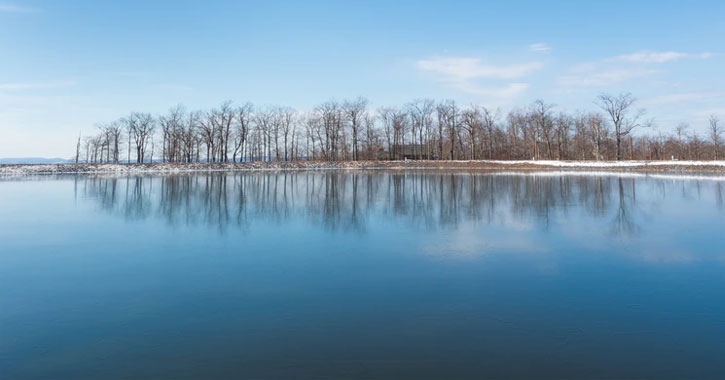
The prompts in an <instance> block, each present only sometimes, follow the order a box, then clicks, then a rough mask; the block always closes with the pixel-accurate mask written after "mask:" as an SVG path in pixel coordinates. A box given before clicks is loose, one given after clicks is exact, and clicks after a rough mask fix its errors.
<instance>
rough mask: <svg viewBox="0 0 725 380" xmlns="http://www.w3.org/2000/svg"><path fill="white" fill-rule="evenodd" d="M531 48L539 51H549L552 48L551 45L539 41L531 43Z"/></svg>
mask: <svg viewBox="0 0 725 380" xmlns="http://www.w3.org/2000/svg"><path fill="white" fill-rule="evenodd" d="M529 50H531V51H538V52H547V51H549V50H551V46H549V45H548V44H545V43H542V42H539V43H535V44H531V45H529Z"/></svg>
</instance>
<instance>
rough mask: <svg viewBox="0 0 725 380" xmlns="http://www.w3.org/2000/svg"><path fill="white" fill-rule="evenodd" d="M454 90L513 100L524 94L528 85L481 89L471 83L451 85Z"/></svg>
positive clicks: (518, 84) (481, 87)
mask: <svg viewBox="0 0 725 380" xmlns="http://www.w3.org/2000/svg"><path fill="white" fill-rule="evenodd" d="M453 86H454V87H455V88H458V89H459V90H461V91H464V92H467V93H469V94H476V95H483V96H487V97H491V98H514V97H516V96H519V95H521V94H523V93H524V92H526V90H528V88H529V84H528V83H509V84H507V85H505V86H503V87H483V86H479V85H476V84H472V83H467V82H461V83H457V84H453Z"/></svg>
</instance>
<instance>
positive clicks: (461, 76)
mask: <svg viewBox="0 0 725 380" xmlns="http://www.w3.org/2000/svg"><path fill="white" fill-rule="evenodd" d="M543 66H544V64H543V63H542V62H529V63H522V64H513V65H503V66H495V65H486V64H483V63H482V62H481V60H480V59H478V58H461V57H449V58H437V59H430V60H420V61H418V68H420V69H421V70H425V71H432V72H435V73H438V74H441V75H444V76H447V77H450V78H452V79H456V80H468V79H478V78H486V79H513V78H520V77H522V76H525V75H527V74H529V73H531V72H533V71H536V70H539V69H541V68H542V67H543Z"/></svg>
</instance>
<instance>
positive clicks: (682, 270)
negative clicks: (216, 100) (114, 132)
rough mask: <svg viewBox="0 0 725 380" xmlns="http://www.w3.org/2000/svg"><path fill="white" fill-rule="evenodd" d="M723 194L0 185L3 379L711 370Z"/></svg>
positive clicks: (346, 176) (567, 185)
mask: <svg viewBox="0 0 725 380" xmlns="http://www.w3.org/2000/svg"><path fill="white" fill-rule="evenodd" d="M723 186H725V182H723V179H722V178H717V177H697V178H694V179H693V178H688V177H676V176H675V177H657V176H642V175H634V174H623V175H583V174H571V173H569V174H555V173H541V174H523V173H510V174H505V173H482V172H461V171H452V172H451V171H401V172H388V171H359V172H358V171H311V172H265V173H236V174H224V173H214V174H193V175H191V174H190V175H173V176H138V177H120V178H118V177H102V176H101V177H97V176H96V177H94V176H63V177H29V178H20V177H19V178H6V179H3V180H0V378H5V377H7V378H49V379H58V378H127V377H136V378H138V377H143V378H169V377H173V378H184V377H187V378H230V377H236V378H240V377H241V378H350V377H361V378H395V377H415V378H441V377H448V378H450V377H468V378H480V377H520V378H532V377H538V378H546V377H555V378H560V377H569V378H571V377H577V378H581V377H597V378H602V377H606V378H613V377H615V378H616V377H655V378H667V377H672V378H678V377H687V378H703V377H709V378H722V377H725V362H723V360H722V357H723V356H724V355H725V303H723V299H725V242H723V239H722V237H723V231H725V228H723V226H725V223H724V222H725V207H724V206H723V189H722V187H723Z"/></svg>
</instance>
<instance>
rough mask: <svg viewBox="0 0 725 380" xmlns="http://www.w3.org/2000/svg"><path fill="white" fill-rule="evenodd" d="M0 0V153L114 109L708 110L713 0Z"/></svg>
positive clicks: (30, 148)
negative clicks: (600, 102)
mask: <svg viewBox="0 0 725 380" xmlns="http://www.w3.org/2000/svg"><path fill="white" fill-rule="evenodd" d="M586 3H587V2H583V1H508V2H502V1H496V2H494V1H491V2H483V1H478V2H474V1H472V2H455V1H445V2H444V1H435V2H433V1H431V2H426V1H381V2H372V1H371V2H362V1H329V2H323V1H306V2H302V1H297V2H294V1H290V2H273V1H265V2H261V1H260V2H242V1H208V2H201V1H133V0H131V1H123V2H120V1H119V2H116V1H113V2H112V1H85V0H76V1H25V0H13V1H10V2H7V1H5V0H0V157H21V156H45V157H50V156H61V157H70V156H71V155H72V154H73V151H74V140H75V138H76V136H77V135H78V133H79V132H83V133H84V134H89V133H93V132H94V124H95V123H97V122H104V121H110V120H113V119H115V118H118V117H120V116H123V115H124V114H126V113H128V112H130V111H147V112H153V113H161V112H165V111H166V110H167V109H168V108H170V107H172V106H174V105H176V104H178V103H182V104H184V105H186V106H187V107H188V108H191V109H203V108H209V107H213V106H215V105H218V104H219V103H221V102H222V101H224V100H226V99H231V100H233V101H236V102H245V101H251V102H253V103H255V104H258V105H269V104H284V105H289V106H292V107H294V108H296V109H299V110H306V109H310V108H312V107H314V106H315V105H316V104H318V103H321V102H323V101H325V100H328V99H330V98H337V99H342V98H346V97H356V96H365V97H367V98H368V99H370V101H371V102H372V106H373V107H377V106H381V105H402V104H404V103H405V102H407V101H409V100H412V99H414V98H419V97H430V98H434V99H446V98H449V99H454V100H456V101H457V102H459V103H461V104H470V103H480V104H484V105H487V106H490V107H494V108H500V109H501V110H502V112H506V111H508V110H509V109H510V108H511V107H513V106H517V105H521V106H523V105H527V104H530V103H531V102H532V101H534V100H536V99H539V98H540V99H544V100H545V101H547V102H550V103H554V104H556V105H557V109H560V110H562V111H575V110H593V109H595V105H594V104H593V101H594V98H595V96H596V95H597V94H598V93H599V92H602V91H606V92H614V93H616V92H620V91H630V92H632V93H633V94H634V95H635V96H636V97H637V98H638V99H639V105H640V106H641V107H644V108H646V109H647V114H648V116H649V117H653V118H654V119H655V122H656V124H657V125H658V130H656V131H649V132H650V133H656V132H658V131H663V132H669V131H671V130H672V129H673V128H674V126H675V125H677V124H678V123H680V122H687V123H689V124H690V125H691V126H692V128H693V129H694V130H697V131H699V132H700V133H701V135H704V133H705V128H706V126H705V120H706V118H707V116H708V115H709V114H711V113H716V114H720V115H721V117H725V78H724V76H723V73H724V72H725V70H723V68H724V67H725V43H724V42H723V41H724V40H723V36H724V35H725V22H723V16H725V2H722V1H690V2H687V3H685V2H682V1H636V2H630V1H609V2H598V3H596V4H586Z"/></svg>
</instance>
